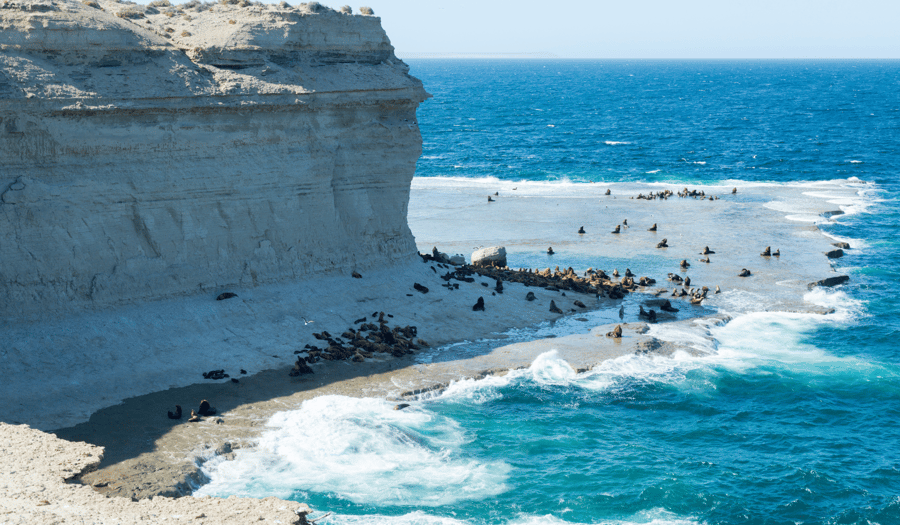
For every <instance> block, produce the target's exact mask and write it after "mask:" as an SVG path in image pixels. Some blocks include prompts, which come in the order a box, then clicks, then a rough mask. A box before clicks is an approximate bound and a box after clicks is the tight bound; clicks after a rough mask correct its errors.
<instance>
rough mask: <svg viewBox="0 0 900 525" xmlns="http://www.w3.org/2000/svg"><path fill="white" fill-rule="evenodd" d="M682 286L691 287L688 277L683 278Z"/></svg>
mask: <svg viewBox="0 0 900 525" xmlns="http://www.w3.org/2000/svg"><path fill="white" fill-rule="evenodd" d="M684 285H685V286H690V285H691V278H690V277H685V278H684Z"/></svg>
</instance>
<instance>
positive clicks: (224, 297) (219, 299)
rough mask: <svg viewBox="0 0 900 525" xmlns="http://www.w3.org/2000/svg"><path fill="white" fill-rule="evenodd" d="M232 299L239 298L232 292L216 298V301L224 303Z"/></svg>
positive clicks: (221, 294) (223, 293)
mask: <svg viewBox="0 0 900 525" xmlns="http://www.w3.org/2000/svg"><path fill="white" fill-rule="evenodd" d="M232 297H237V294H236V293H231V292H222V293H220V294H219V295H218V296H217V297H216V301H224V300H225V299H231V298H232Z"/></svg>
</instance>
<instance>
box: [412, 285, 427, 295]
mask: <svg viewBox="0 0 900 525" xmlns="http://www.w3.org/2000/svg"><path fill="white" fill-rule="evenodd" d="M413 288H415V289H416V290H417V291H419V292H422V293H428V288H426V287H424V286H422V285H421V284H419V283H413Z"/></svg>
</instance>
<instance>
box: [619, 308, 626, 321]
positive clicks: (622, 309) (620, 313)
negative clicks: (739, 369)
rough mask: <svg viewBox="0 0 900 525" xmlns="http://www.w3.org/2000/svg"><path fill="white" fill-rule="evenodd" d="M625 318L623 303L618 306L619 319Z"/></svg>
mask: <svg viewBox="0 0 900 525" xmlns="http://www.w3.org/2000/svg"><path fill="white" fill-rule="evenodd" d="M622 319H625V305H624V304H623V305H622V306H620V307H619V320H620V321H621V320H622Z"/></svg>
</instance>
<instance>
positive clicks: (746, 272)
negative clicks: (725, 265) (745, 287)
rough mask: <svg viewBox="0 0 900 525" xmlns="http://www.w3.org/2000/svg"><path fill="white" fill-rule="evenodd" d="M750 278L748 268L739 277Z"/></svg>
mask: <svg viewBox="0 0 900 525" xmlns="http://www.w3.org/2000/svg"><path fill="white" fill-rule="evenodd" d="M749 276H750V270H748V269H746V268H744V269H743V270H741V273H739V274H738V277H749Z"/></svg>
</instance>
